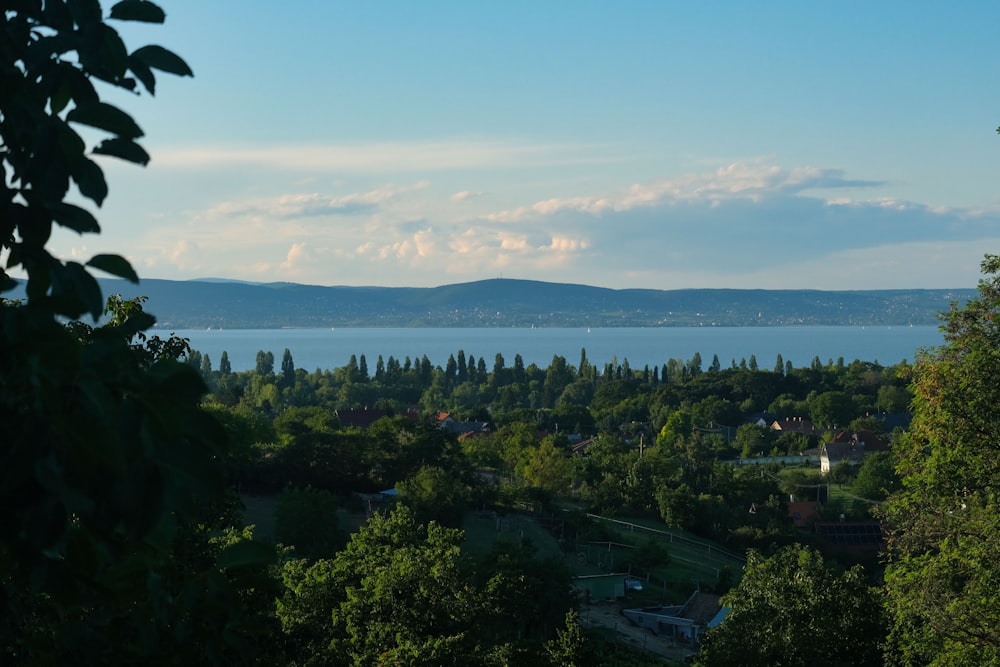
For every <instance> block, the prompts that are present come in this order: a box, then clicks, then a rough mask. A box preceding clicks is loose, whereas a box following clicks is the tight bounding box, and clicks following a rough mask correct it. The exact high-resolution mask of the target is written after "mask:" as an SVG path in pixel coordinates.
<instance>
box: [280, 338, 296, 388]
mask: <svg viewBox="0 0 1000 667" xmlns="http://www.w3.org/2000/svg"><path fill="white" fill-rule="evenodd" d="M281 383H282V385H283V386H285V387H290V386H291V385H293V384H295V361H294V360H293V359H292V351H291V350H289V349H288V348H287V347H286V348H285V351H284V353H283V354H282V355H281Z"/></svg>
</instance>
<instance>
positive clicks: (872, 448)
mask: <svg viewBox="0 0 1000 667" xmlns="http://www.w3.org/2000/svg"><path fill="white" fill-rule="evenodd" d="M885 450H886V446H885V443H883V442H882V441H881V440H879V439H878V438H877V437H875V434H874V433H872V432H870V431H857V432H849V431H841V432H840V433H838V434H837V435H836V436H834V438H833V440H831V441H830V442H828V443H825V444H823V445H820V448H819V470H820V473H822V474H824V475H825V474H827V473H829V472H830V471H831V470H833V468H834V467H835V466H836V465H837V464H839V463H843V462H844V461H846V462H847V463H849V464H851V465H860V464H861V462H862V461H864V459H865V455H866V454H867V453H868V452H881V451H885Z"/></svg>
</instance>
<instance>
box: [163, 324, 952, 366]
mask: <svg viewBox="0 0 1000 667" xmlns="http://www.w3.org/2000/svg"><path fill="white" fill-rule="evenodd" d="M157 333H158V335H160V336H163V335H165V334H166V333H167V331H159V332H157ZM175 333H176V334H177V335H179V336H183V337H185V338H188V339H189V340H190V341H191V346H192V347H193V348H194V349H196V350H198V351H199V352H201V353H202V354H208V355H209V357H210V359H211V360H212V365H213V368H218V363H219V358H220V357H221V356H222V352H223V350H225V351H226V352H227V353H228V354H229V362H230V364H231V365H232V368H233V370H234V371H243V370H251V369H253V368H255V367H256V359H257V352H258V350H264V351H265V352H267V351H270V352H273V353H274V357H275V367H276V368H278V367H280V365H281V357H282V354H283V353H284V350H285V348H288V349H289V350H291V353H292V359H293V361H294V362H295V367H296V368H303V369H305V370H308V371H313V370H316V369H324V370H325V369H332V368H338V367H341V366H345V365H346V364H347V362H348V360H349V359H350V356H351V355H352V354H354V355H357V357H358V358H360V357H361V355H362V354H363V355H365V359H366V360H367V362H368V368H369V370H370V371H371V372H373V373H374V371H375V363H376V360H377V359H378V356H379V355H380V354H381V355H382V357H383V359H386V360H388V358H389V357H390V356H393V357H395V358H396V359H398V360H399V361H400V362H401V363H402V361H403V360H404V359H405V358H406V357H407V356H409V357H410V358H411V359H414V360H417V359H420V357H422V356H423V355H425V354H426V355H427V357H428V358H429V359H430V360H431V363H432V364H434V365H435V366H444V365H445V363H446V362H447V361H448V355H451V354H454V355H456V357H457V354H458V351H459V350H464V351H465V355H466V357H468V356H469V355H472V356H474V357H475V358H476V360H477V361H478V360H479V359H480V358H485V359H486V366H487V368H493V361H494V358H495V357H496V354H497V353H498V352H499V353H500V354H502V355H503V357H504V361H505V362H506V365H507V366H511V365H512V364H513V362H514V355H516V354H520V355H521V357H522V358H523V359H524V363H525V365H528V364H531V363H535V364H537V365H538V366H540V367H542V368H544V367H546V366H548V365H549V363H550V362H551V361H552V357H553V356H555V355H561V356H563V357H565V358H566V361H567V362H569V363H570V364H572V365H574V366H575V365H577V364H579V362H580V350H581V349H582V348H585V349H586V350H587V359H588V360H589V361H590V363H592V364H593V365H595V366H597V367H598V369H600V368H602V367H603V366H604V364H605V363H608V362H611V361H612V360H613V359H617V361H618V362H619V363H620V362H622V361H624V360H625V359H628V362H629V365H630V366H631V367H632V368H633V369H641V368H642V367H643V366H646V365H649V366H650V367H651V368H652V367H653V366H662V365H663V364H664V363H666V362H667V361H668V360H669V359H671V358H674V359H681V360H684V361H687V360H688V359H690V358H691V357H693V356H694V354H695V352H697V353H699V354H701V358H702V368H705V369H707V368H708V366H709V365H710V364H711V362H712V355H718V356H719V361H720V362H721V364H722V366H723V368H728V367H729V366H730V365H731V363H732V361H733V360H734V359H735V360H736V363H739V362H740V359H743V358H746V359H747V360H749V359H750V355H755V356H756V357H757V364H758V365H759V367H760V368H762V369H772V368H774V363H775V360H776V359H777V355H778V354H780V355H781V356H782V358H783V359H784V361H786V362H787V361H791V362H792V365H793V366H795V367H800V366H808V365H809V364H810V363H811V362H812V360H813V358H814V357H817V356H818V357H819V358H820V359H821V360H822V361H823V363H826V362H827V361H828V360H830V359H833V360H836V359H837V358H838V357H843V358H844V359H845V361H847V362H850V361H853V360H854V359H860V360H862V361H878V362H879V363H882V364H885V365H891V364H896V363H899V362H900V361H903V360H904V359H905V360H908V361H913V359H914V357H915V356H916V351H917V350H918V349H920V348H925V347H932V346H937V345H940V344H942V342H943V339H942V336H941V332H940V330H939V329H938V327H937V326H907V327H839V326H803V327H711V328H709V327H704V328H701V327H665V328H649V327H646V328H595V329H557V328H538V329H513V328H512V329H488V328H473V329H459V328H442V329H433V328H414V329H396V328H344V329H341V328H338V329H267V330H260V329H232V330H228V329H227V330H223V329H211V330H207V331H194V330H181V331H176V332H175Z"/></svg>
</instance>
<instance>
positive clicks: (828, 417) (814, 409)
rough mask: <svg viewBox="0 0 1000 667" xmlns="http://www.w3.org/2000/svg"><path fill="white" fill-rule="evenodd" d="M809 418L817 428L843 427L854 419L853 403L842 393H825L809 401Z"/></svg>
mask: <svg viewBox="0 0 1000 667" xmlns="http://www.w3.org/2000/svg"><path fill="white" fill-rule="evenodd" d="M809 417H810V418H811V419H812V421H813V423H814V424H815V425H816V427H817V428H826V429H832V428H834V427H836V426H845V425H847V423H848V422H850V421H851V418H853V417H854V403H853V402H852V401H851V397H850V396H848V395H847V394H846V393H844V392H842V391H827V392H823V393H822V394H817V395H815V396H813V397H811V398H810V400H809Z"/></svg>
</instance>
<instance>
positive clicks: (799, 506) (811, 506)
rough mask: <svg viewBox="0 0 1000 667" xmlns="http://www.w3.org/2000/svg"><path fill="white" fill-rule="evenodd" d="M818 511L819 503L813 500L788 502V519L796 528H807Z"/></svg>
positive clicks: (793, 499) (793, 498)
mask: <svg viewBox="0 0 1000 667" xmlns="http://www.w3.org/2000/svg"><path fill="white" fill-rule="evenodd" d="M818 511H819V503H817V502H816V501H815V500H795V497H794V496H792V499H791V500H789V501H788V517H789V518H790V519H791V520H792V525H794V526H795V527H796V528H806V527H807V526H809V524H810V522H812V521H813V520H814V519H815V518H816V515H817V513H818Z"/></svg>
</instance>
